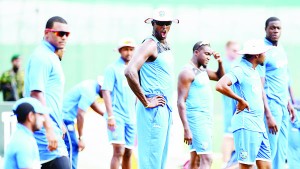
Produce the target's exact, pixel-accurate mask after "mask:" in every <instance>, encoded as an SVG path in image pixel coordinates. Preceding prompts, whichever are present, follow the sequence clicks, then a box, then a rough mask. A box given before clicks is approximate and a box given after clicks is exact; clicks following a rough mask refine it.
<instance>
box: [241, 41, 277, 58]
mask: <svg viewBox="0 0 300 169" xmlns="http://www.w3.org/2000/svg"><path fill="white" fill-rule="evenodd" d="M271 48H272V46H268V45H266V44H265V43H264V41H263V40H249V41H247V42H245V43H244V46H243V49H242V50H240V51H238V52H237V53H238V54H240V55H244V54H249V55H258V54H262V53H265V52H267V51H268V50H270V49H271Z"/></svg>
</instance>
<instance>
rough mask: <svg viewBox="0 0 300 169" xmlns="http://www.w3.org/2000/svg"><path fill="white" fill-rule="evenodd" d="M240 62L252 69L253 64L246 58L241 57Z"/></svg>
mask: <svg viewBox="0 0 300 169" xmlns="http://www.w3.org/2000/svg"><path fill="white" fill-rule="evenodd" d="M242 63H244V64H245V65H246V66H247V67H249V68H251V69H253V64H252V63H251V62H249V61H248V60H247V59H245V58H242Z"/></svg>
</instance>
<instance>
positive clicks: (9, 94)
mask: <svg viewBox="0 0 300 169" xmlns="http://www.w3.org/2000/svg"><path fill="white" fill-rule="evenodd" d="M11 63H12V69H10V70H8V71H6V72H4V73H3V74H2V76H1V78H0V91H1V90H2V92H3V101H16V100H18V99H20V98H22V97H23V88H24V71H23V70H22V69H21V58H20V55H18V54H17V55H14V56H13V57H12V58H11Z"/></svg>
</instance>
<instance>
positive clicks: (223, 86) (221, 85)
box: [216, 76, 250, 113]
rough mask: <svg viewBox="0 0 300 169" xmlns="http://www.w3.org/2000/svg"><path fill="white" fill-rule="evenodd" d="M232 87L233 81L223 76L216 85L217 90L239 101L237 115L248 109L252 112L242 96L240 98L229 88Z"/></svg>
mask: <svg viewBox="0 0 300 169" xmlns="http://www.w3.org/2000/svg"><path fill="white" fill-rule="evenodd" d="M231 85H232V82H231V80H230V79H229V78H228V77H227V76H223V77H222V78H221V79H220V80H219V81H218V82H217V85H216V90H217V91H218V92H220V93H222V94H224V95H226V96H228V97H230V98H232V99H234V100H236V101H238V104H237V111H236V112H237V113H239V112H241V111H243V110H244V109H248V110H250V108H249V105H248V103H247V102H246V101H245V100H244V99H243V98H241V97H240V96H238V95H237V94H235V93H234V92H233V91H232V89H231V88H230V87H229V86H231Z"/></svg>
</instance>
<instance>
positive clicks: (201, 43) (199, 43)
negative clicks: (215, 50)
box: [193, 41, 210, 52]
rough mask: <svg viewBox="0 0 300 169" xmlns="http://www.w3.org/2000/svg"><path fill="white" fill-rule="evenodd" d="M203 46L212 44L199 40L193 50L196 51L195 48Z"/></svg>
mask: <svg viewBox="0 0 300 169" xmlns="http://www.w3.org/2000/svg"><path fill="white" fill-rule="evenodd" d="M203 46H210V44H203V41H199V42H197V43H195V45H194V47H193V52H195V50H198V49H199V48H201V47H203Z"/></svg>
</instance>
